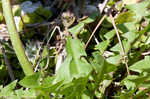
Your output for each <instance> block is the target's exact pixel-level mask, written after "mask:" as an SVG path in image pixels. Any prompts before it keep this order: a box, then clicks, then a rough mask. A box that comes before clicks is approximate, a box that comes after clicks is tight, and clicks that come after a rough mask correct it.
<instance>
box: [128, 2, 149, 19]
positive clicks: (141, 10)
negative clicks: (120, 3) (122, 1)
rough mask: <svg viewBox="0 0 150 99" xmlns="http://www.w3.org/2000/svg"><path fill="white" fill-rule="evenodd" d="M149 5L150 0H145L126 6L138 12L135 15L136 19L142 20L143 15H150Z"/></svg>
mask: <svg viewBox="0 0 150 99" xmlns="http://www.w3.org/2000/svg"><path fill="white" fill-rule="evenodd" d="M148 5H149V0H145V1H143V2H141V3H136V4H131V5H127V6H126V7H125V8H127V9H130V10H131V11H133V12H134V13H135V14H136V16H135V18H136V21H140V20H141V18H142V17H143V16H147V15H149V12H148V10H147V6H148Z"/></svg>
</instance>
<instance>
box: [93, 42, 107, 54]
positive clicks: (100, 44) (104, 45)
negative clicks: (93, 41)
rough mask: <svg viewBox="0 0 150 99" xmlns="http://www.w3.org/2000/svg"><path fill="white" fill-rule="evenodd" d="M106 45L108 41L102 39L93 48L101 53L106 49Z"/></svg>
mask: <svg viewBox="0 0 150 99" xmlns="http://www.w3.org/2000/svg"><path fill="white" fill-rule="evenodd" d="M108 45H109V41H103V42H100V43H99V44H98V45H96V46H95V49H96V50H99V51H100V52H101V54H103V53H104V51H105V50H106V49H107V47H108Z"/></svg>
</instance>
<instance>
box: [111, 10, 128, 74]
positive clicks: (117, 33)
mask: <svg viewBox="0 0 150 99" xmlns="http://www.w3.org/2000/svg"><path fill="white" fill-rule="evenodd" d="M109 17H110V19H111V21H112V25H113V27H114V29H115V32H116V35H117V38H118V41H119V44H120V47H121V50H122V56H123V59H124V62H125V65H126V69H127V73H128V75H130V72H129V69H128V64H127V56H126V55H125V50H124V47H123V44H122V42H121V39H120V36H119V32H118V29H117V27H116V24H115V21H114V18H113V16H112V15H111V13H110V14H109Z"/></svg>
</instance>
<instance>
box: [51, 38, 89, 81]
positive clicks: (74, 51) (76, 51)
mask: <svg viewBox="0 0 150 99" xmlns="http://www.w3.org/2000/svg"><path fill="white" fill-rule="evenodd" d="M66 51H67V57H66V59H65V61H64V63H63V64H62V65H61V67H60V69H59V70H58V72H57V74H56V79H55V81H54V83H56V82H59V81H64V83H66V82H70V81H72V80H73V78H76V79H77V78H80V77H87V76H88V75H89V73H90V72H91V70H92V67H91V65H90V64H89V63H88V62H87V61H86V60H85V58H84V57H83V56H86V53H85V50H84V45H83V44H82V43H81V41H80V40H79V39H72V38H71V37H68V38H67V44H66Z"/></svg>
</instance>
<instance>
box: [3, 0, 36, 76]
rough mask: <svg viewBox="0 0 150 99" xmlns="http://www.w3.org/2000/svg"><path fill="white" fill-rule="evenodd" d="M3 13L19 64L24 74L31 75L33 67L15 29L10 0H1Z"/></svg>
mask: <svg viewBox="0 0 150 99" xmlns="http://www.w3.org/2000/svg"><path fill="white" fill-rule="evenodd" d="M2 7H3V14H4V17H5V21H6V24H7V29H8V32H9V35H10V39H11V42H12V45H13V48H14V50H15V53H16V55H17V58H18V60H19V62H20V64H21V67H22V69H23V71H24V73H25V75H26V76H27V75H32V74H33V73H34V72H33V68H32V64H31V63H30V62H29V60H28V58H27V56H26V55H25V50H24V48H23V45H22V42H21V40H20V37H19V34H18V32H17V29H16V25H15V22H14V18H13V15H12V9H11V4H10V0H2Z"/></svg>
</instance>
